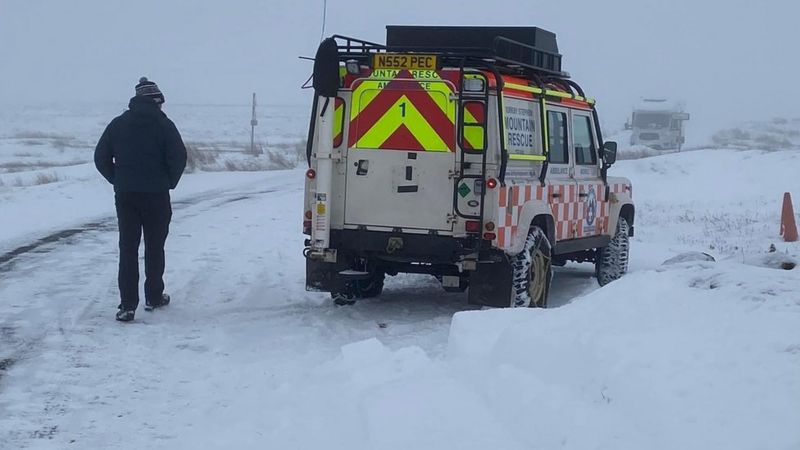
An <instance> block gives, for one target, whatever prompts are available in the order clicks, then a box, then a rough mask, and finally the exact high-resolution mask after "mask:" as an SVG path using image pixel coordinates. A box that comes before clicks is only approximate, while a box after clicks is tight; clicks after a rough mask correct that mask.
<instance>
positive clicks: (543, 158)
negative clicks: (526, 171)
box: [508, 153, 547, 161]
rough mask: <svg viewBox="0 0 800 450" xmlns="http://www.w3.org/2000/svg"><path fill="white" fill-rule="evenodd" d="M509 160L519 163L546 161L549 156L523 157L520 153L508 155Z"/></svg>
mask: <svg viewBox="0 0 800 450" xmlns="http://www.w3.org/2000/svg"><path fill="white" fill-rule="evenodd" d="M508 159H513V160H518V161H546V160H547V156H543V155H522V154H519V153H511V154H509V155H508Z"/></svg>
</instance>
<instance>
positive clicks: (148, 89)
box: [136, 77, 164, 103]
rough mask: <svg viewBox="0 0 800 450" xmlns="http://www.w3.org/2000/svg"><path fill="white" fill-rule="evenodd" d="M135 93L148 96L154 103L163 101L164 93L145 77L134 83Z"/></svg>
mask: <svg viewBox="0 0 800 450" xmlns="http://www.w3.org/2000/svg"><path fill="white" fill-rule="evenodd" d="M136 95H141V96H145V97H150V98H152V99H153V100H155V101H156V103H164V94H162V93H161V90H160V89H158V85H157V84H155V83H153V82H152V81H150V80H148V79H147V77H142V78H139V84H137V85H136Z"/></svg>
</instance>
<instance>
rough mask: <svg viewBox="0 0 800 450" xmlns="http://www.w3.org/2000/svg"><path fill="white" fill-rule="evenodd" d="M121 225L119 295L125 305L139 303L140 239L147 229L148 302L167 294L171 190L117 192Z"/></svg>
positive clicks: (145, 246) (126, 307) (146, 288)
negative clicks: (165, 247) (165, 261)
mask: <svg viewBox="0 0 800 450" xmlns="http://www.w3.org/2000/svg"><path fill="white" fill-rule="evenodd" d="M115 203H116V205H117V222H118V224H119V294H120V299H121V300H122V308H123V309H126V310H135V309H136V307H137V306H138V305H139V242H140V241H141V238H142V232H143V231H144V273H145V283H144V292H145V298H146V300H147V302H148V303H150V302H156V303H157V302H160V301H161V295H162V294H163V293H164V243H165V242H166V240H167V234H169V222H170V220H171V219H172V205H171V204H170V199H169V192H158V193H150V192H117V193H116V195H115Z"/></svg>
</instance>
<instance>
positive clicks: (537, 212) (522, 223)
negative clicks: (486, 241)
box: [506, 201, 556, 255]
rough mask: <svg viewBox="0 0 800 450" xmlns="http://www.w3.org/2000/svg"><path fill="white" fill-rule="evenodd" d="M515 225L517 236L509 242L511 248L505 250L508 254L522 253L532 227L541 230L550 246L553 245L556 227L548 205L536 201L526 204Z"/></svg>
mask: <svg viewBox="0 0 800 450" xmlns="http://www.w3.org/2000/svg"><path fill="white" fill-rule="evenodd" d="M517 223H518V224H519V225H518V227H517V234H516V236H514V239H513V240H512V242H511V247H510V248H508V249H507V250H506V252H507V253H508V254H510V255H516V254H517V253H519V252H521V251H522V248H523V247H524V246H525V240H526V239H527V238H528V233H529V232H530V229H531V227H532V226H538V227H539V228H541V229H542V230H543V231H544V233H545V235H546V236H547V239H548V240H549V241H550V245H555V230H556V226H555V220H554V219H553V211H552V209H550V205H547V204H545V203H543V202H538V201H531V202H526V203H525V204H524V205H523V206H522V211H521V212H520V215H519V221H518V222H517Z"/></svg>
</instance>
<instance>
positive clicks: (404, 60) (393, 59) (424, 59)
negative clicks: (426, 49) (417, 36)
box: [372, 53, 436, 70]
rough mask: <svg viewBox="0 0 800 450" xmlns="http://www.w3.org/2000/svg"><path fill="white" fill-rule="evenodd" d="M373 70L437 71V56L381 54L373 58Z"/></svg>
mask: <svg viewBox="0 0 800 450" xmlns="http://www.w3.org/2000/svg"><path fill="white" fill-rule="evenodd" d="M372 68H373V69H376V70H378V69H400V70H402V69H405V70H436V56H435V55H416V54H401V53H379V54H377V55H375V56H373V60H372Z"/></svg>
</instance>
